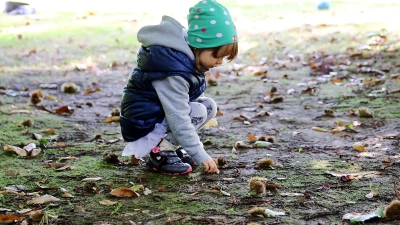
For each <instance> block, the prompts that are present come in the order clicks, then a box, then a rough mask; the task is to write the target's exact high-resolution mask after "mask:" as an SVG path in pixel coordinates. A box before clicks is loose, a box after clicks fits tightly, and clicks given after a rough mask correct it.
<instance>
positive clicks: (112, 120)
mask: <svg viewBox="0 0 400 225" xmlns="http://www.w3.org/2000/svg"><path fill="white" fill-rule="evenodd" d="M117 121H119V116H111V117H108V118H107V119H105V120H103V122H104V123H111V122H117Z"/></svg>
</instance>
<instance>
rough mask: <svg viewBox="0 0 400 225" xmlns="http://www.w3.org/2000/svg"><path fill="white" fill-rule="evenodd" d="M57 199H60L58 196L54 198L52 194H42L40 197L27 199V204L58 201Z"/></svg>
mask: <svg viewBox="0 0 400 225" xmlns="http://www.w3.org/2000/svg"><path fill="white" fill-rule="evenodd" d="M58 201H60V199H58V198H56V197H54V196H51V195H43V196H40V197H37V198H34V199H32V200H30V201H28V202H27V204H28V205H32V204H43V203H46V202H58Z"/></svg>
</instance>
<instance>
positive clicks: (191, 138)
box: [152, 76, 216, 171]
mask: <svg viewBox="0 0 400 225" xmlns="http://www.w3.org/2000/svg"><path fill="white" fill-rule="evenodd" d="M152 85H153V87H154V89H155V90H156V92H157V95H158V97H159V99H160V101H161V104H162V107H163V109H164V111H165V115H166V119H167V121H168V126H169V128H170V129H171V131H172V133H173V134H174V137H175V138H176V140H177V142H178V143H179V145H181V147H182V148H183V149H185V150H186V151H187V153H188V154H189V155H190V156H191V157H192V158H193V159H194V160H195V161H196V162H197V163H203V164H204V163H205V162H206V161H207V163H206V164H204V165H205V166H208V168H209V169H208V170H210V168H211V171H216V170H215V169H213V168H214V166H215V167H216V165H214V164H215V162H214V161H213V160H212V159H211V157H210V156H209V155H208V154H207V152H206V151H205V150H204V147H203V143H201V141H200V137H199V135H198V134H197V132H196V129H195V127H194V126H193V124H192V123H191V119H190V116H189V113H190V106H189V95H188V92H189V84H188V83H187V82H186V80H185V79H184V78H182V77H180V76H172V77H167V78H163V79H158V80H155V81H153V82H152ZM211 161H213V162H212V163H211ZM213 163H214V164H213ZM210 165H211V166H210Z"/></svg>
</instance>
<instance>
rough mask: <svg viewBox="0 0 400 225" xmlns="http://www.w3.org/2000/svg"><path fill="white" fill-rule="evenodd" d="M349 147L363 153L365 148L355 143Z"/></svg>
mask: <svg viewBox="0 0 400 225" xmlns="http://www.w3.org/2000/svg"><path fill="white" fill-rule="evenodd" d="M351 147H352V148H353V149H355V150H357V151H359V152H365V147H364V145H362V144H359V143H356V144H353V145H352V146H351Z"/></svg>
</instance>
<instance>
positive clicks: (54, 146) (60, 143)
mask: <svg viewBox="0 0 400 225" xmlns="http://www.w3.org/2000/svg"><path fill="white" fill-rule="evenodd" d="M51 147H53V148H64V147H65V143H64V142H55V143H54V144H52V145H51Z"/></svg>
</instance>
